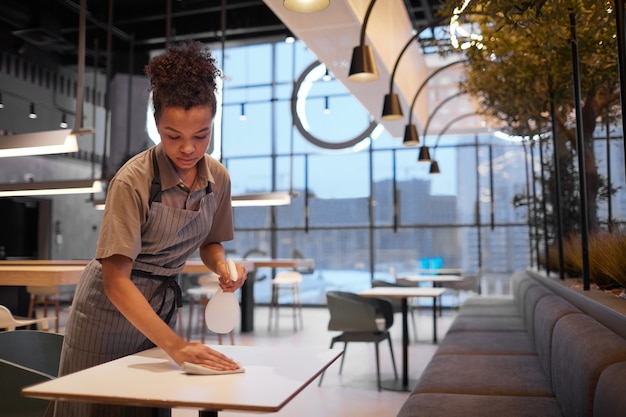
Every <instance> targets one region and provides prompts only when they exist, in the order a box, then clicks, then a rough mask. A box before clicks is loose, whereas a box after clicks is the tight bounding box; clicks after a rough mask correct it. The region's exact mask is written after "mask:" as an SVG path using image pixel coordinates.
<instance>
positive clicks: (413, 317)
mask: <svg viewBox="0 0 626 417" xmlns="http://www.w3.org/2000/svg"><path fill="white" fill-rule="evenodd" d="M409 311H410V312H411V322H412V324H413V338H414V339H415V342H417V340H418V337H417V325H416V324H415V312H414V311H413V307H409Z"/></svg>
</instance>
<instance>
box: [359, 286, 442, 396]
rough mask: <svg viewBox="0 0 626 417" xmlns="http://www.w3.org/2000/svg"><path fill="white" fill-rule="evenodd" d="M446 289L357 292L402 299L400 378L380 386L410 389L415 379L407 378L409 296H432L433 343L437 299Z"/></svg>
mask: <svg viewBox="0 0 626 417" xmlns="http://www.w3.org/2000/svg"><path fill="white" fill-rule="evenodd" d="M445 291H446V289H445V288H436V287H373V288H369V289H366V290H363V291H359V292H358V294H359V295H360V296H362V297H370V298H399V299H401V300H402V380H400V381H398V380H397V379H391V380H386V381H382V382H381V387H382V388H384V389H388V390H393V391H411V390H412V388H413V386H414V385H415V382H416V381H412V380H410V378H409V321H408V313H409V304H408V300H409V299H410V298H432V300H433V343H437V300H438V299H439V297H440V296H441V294H443V293H444V292H445Z"/></svg>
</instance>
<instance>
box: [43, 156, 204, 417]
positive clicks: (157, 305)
mask: <svg viewBox="0 0 626 417" xmlns="http://www.w3.org/2000/svg"><path fill="white" fill-rule="evenodd" d="M153 165H154V170H155V175H154V177H155V178H154V180H153V184H152V191H151V197H150V200H151V201H150V211H149V215H148V220H147V221H146V223H145V224H144V225H143V227H142V249H141V253H140V254H139V255H138V256H137V259H136V260H135V261H134V262H133V272H132V275H131V280H132V281H133V283H134V284H135V285H136V286H137V288H138V289H139V290H140V291H141V292H142V294H144V296H145V297H146V299H147V300H149V301H150V305H151V306H152V308H153V310H154V311H155V312H156V313H157V314H158V315H159V317H161V319H163V320H164V321H165V322H166V323H168V324H169V326H170V327H171V328H172V329H174V328H175V326H176V318H177V316H176V314H174V313H175V312H176V308H177V307H180V304H181V293H180V287H179V285H178V282H177V276H178V274H179V273H180V272H181V270H182V269H183V266H184V264H185V261H186V260H187V259H188V258H189V256H191V254H193V252H194V251H195V250H197V249H198V247H199V246H200V244H201V243H202V242H203V241H204V239H205V238H206V236H207V234H208V232H209V230H210V228H211V225H212V223H213V216H212V213H214V212H215V204H216V203H215V200H214V198H213V194H212V193H211V188H210V183H209V186H208V187H207V189H206V195H205V196H204V197H203V198H202V200H201V202H200V206H199V210H198V211H191V210H185V209H179V208H175V207H168V206H165V205H163V204H162V203H161V185H160V180H159V170H158V165H157V164H156V158H155V157H154V152H153ZM151 347H154V344H153V343H152V342H151V341H150V340H148V339H146V337H145V336H144V335H143V334H142V333H141V332H140V331H139V330H137V329H136V328H135V327H134V326H133V325H132V324H131V323H130V322H129V321H128V320H126V318H125V317H124V316H123V315H122V314H121V313H120V312H119V311H118V310H117V308H116V307H115V306H114V305H113V304H112V303H111V301H110V300H109V298H108V297H107V296H106V294H105V292H104V287H103V283H102V265H101V264H100V261H98V260H95V259H94V260H92V261H91V262H90V263H89V264H88V265H87V267H86V268H85V270H84V271H83V274H82V277H81V280H80V282H79V284H78V286H77V288H76V293H75V295H74V300H73V302H72V307H71V312H70V314H69V317H68V322H67V327H66V333H65V339H64V342H63V351H62V356H61V363H60V367H59V375H66V374H69V373H72V372H76V371H79V370H81V369H85V368H88V367H92V366H95V365H98V364H101V363H104V362H108V361H111V360H114V359H118V358H120V357H123V356H127V355H130V354H133V353H137V352H140V351H142V350H145V349H149V348H151ZM147 378H149V375H147ZM94 383H97V381H94ZM54 415H55V416H56V417H96V416H102V417H116V416H119V417H121V416H124V417H130V416H133V417H135V416H137V417H139V416H146V417H147V416H150V417H153V416H170V415H171V411H170V410H169V409H151V408H143V407H123V406H112V405H101V404H87V403H70V402H64V401H58V402H57V403H56V407H55V414H54Z"/></svg>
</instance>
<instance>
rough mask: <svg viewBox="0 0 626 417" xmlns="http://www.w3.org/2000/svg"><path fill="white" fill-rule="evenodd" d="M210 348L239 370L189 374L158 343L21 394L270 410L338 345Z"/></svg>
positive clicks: (330, 358)
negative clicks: (238, 364)
mask: <svg viewBox="0 0 626 417" xmlns="http://www.w3.org/2000/svg"><path fill="white" fill-rule="evenodd" d="M211 348H213V349H215V350H218V351H220V352H221V353H223V354H225V355H227V356H228V357H230V358H232V359H233V360H235V361H236V362H239V363H240V364H241V366H242V367H243V372H241V373H232V374H221V375H220V374H217V375H193V374H188V373H186V372H184V371H183V370H182V369H181V367H179V366H178V365H176V364H175V363H174V362H173V361H172V360H171V359H170V358H169V357H168V356H167V355H166V354H165V352H164V351H163V350H162V349H160V348H152V349H148V350H145V351H142V352H139V353H136V354H133V355H129V356H125V357H122V358H120V359H116V360H113V361H110V362H106V363H103V364H100V365H97V366H94V367H91V368H87V369H84V370H82V371H78V372H75V373H72V374H68V375H64V376H61V377H58V378H55V379H52V380H50V381H46V382H43V383H40V384H37V385H33V386H30V387H26V388H24V389H23V390H22V395H24V396H26V397H33V398H40V399H47V400H60V401H74V402H88V403H100V404H117V405H130V406H143V407H158V408H186V409H196V410H198V415H199V416H200V417H217V415H218V413H219V412H221V411H238V412H251V413H273V412H277V411H280V410H281V409H282V408H283V407H284V406H285V405H287V404H288V403H289V402H290V401H291V400H293V399H294V398H295V397H296V396H297V395H298V394H299V393H301V392H302V391H303V390H304V389H305V388H306V387H307V386H308V385H309V384H310V383H311V382H312V381H314V380H315V379H316V378H317V377H318V376H319V375H320V374H321V373H322V372H324V371H325V370H326V369H327V368H328V367H329V366H330V365H331V364H332V363H333V362H335V361H336V360H337V358H339V357H340V356H341V355H342V354H343V350H342V349H328V348H294V347H280V346H239V345H237V346H229V345H215V346H211Z"/></svg>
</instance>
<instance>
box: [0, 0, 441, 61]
mask: <svg viewBox="0 0 626 417" xmlns="http://www.w3.org/2000/svg"><path fill="white" fill-rule="evenodd" d="M85 1H86V3H85V4H86V10H87V12H86V31H85V33H86V36H85V44H86V61H87V65H93V62H94V59H95V58H96V57H97V58H98V62H99V63H100V65H103V66H104V64H105V63H106V59H105V57H106V54H105V52H106V49H107V45H110V46H111V50H112V56H113V57H114V59H113V61H114V62H112V67H113V71H114V72H115V71H116V69H123V70H124V71H128V68H129V65H130V66H132V67H133V72H136V73H142V71H143V65H145V60H146V59H147V57H148V56H149V53H150V51H152V50H154V49H160V48H162V47H163V46H164V44H165V42H166V40H167V34H168V33H169V34H170V36H173V37H175V38H176V39H197V40H201V41H203V42H205V43H208V44H214V43H220V42H222V41H223V40H227V41H228V43H229V44H230V43H232V42H243V41H245V42H250V40H254V41H256V42H263V41H267V40H272V39H274V40H275V39H277V38H280V37H284V36H286V35H287V34H288V30H287V28H286V27H285V25H283V23H282V22H281V21H280V20H279V19H278V17H276V16H275V15H274V13H273V12H272V11H271V10H270V9H269V8H268V7H267V6H266V5H265V3H264V2H263V0H227V1H226V0H159V1H157V0H117V1H115V0H85ZM333 1H344V0H333ZM404 2H405V4H406V7H407V11H408V13H409V15H410V16H412V18H413V24H414V26H415V27H416V28H421V27H423V25H424V24H426V23H427V22H429V21H430V20H432V19H433V17H435V16H436V13H437V9H438V7H439V3H440V0H404ZM168 4H169V7H170V8H171V10H169V11H168ZM79 12H80V0H2V1H0V50H2V51H4V52H8V53H11V54H19V55H22V56H24V57H25V58H27V59H29V60H31V61H35V62H37V63H39V64H41V65H48V66H50V65H52V66H56V65H74V64H76V62H77V56H78V55H77V51H78V47H77V45H78V33H79V30H78V25H79ZM168 16H170V17H171V18H170V19H168ZM168 20H169V22H171V23H170V25H169V27H168V25H167V22H168ZM222 25H224V26H225V27H226V31H225V32H224V33H223V34H222V31H221V28H222ZM109 34H110V37H111V42H110V43H109V42H108V41H107V39H108V37H109ZM131 51H132V53H131ZM131 56H132V57H133V58H130V57H131ZM129 62H130V63H129Z"/></svg>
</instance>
